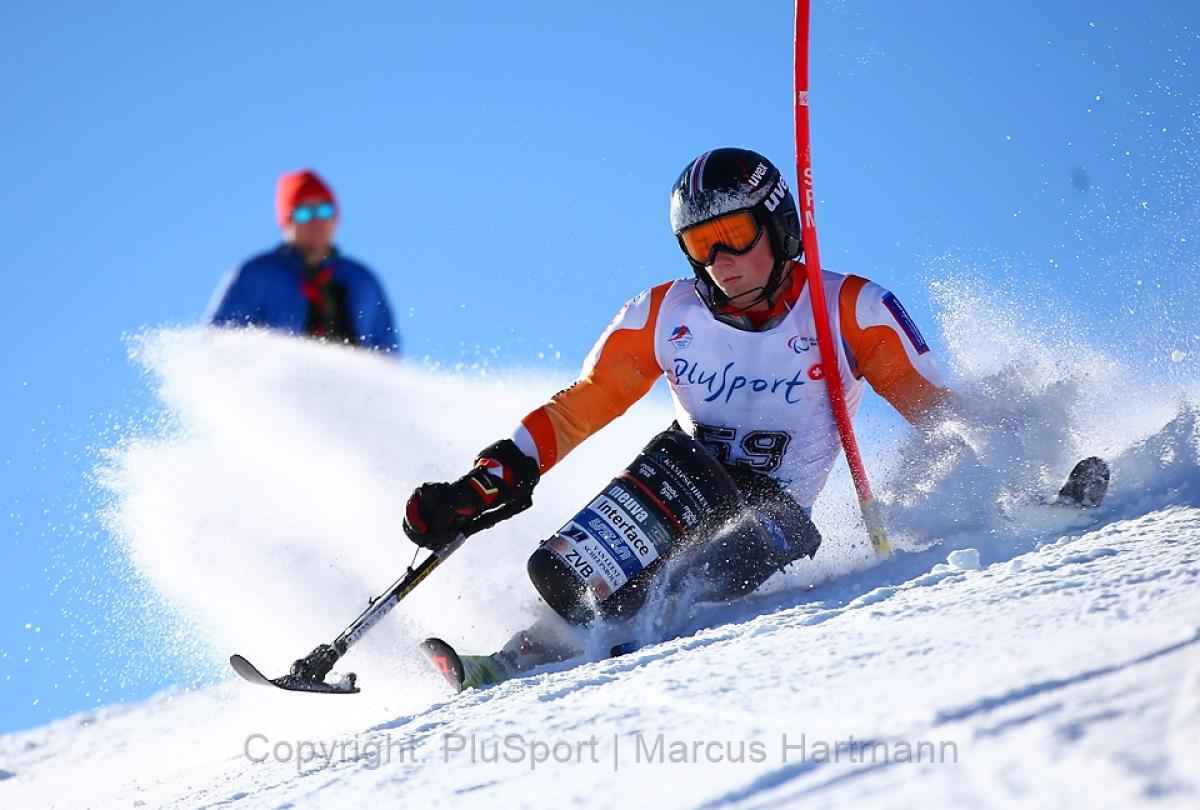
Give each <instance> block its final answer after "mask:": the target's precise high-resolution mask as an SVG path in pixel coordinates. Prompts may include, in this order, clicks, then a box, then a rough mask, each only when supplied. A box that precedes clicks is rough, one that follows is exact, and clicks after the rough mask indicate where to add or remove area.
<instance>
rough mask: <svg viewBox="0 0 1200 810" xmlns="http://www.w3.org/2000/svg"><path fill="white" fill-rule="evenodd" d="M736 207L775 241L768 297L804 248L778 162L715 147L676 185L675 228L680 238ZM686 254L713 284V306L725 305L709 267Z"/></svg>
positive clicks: (673, 196)
mask: <svg viewBox="0 0 1200 810" xmlns="http://www.w3.org/2000/svg"><path fill="white" fill-rule="evenodd" d="M734 211H750V212H751V213H752V214H753V215H754V218H755V219H756V220H757V221H758V223H759V224H760V225H761V226H762V227H763V228H764V229H765V230H766V232H767V235H768V236H769V238H770V240H771V250H772V252H773V253H774V256H775V269H774V271H773V272H772V273H771V280H770V281H769V282H768V286H767V288H766V289H765V290H764V291H763V294H762V297H764V298H765V297H767V296H769V295H771V294H772V293H773V292H774V291H775V289H776V288H777V287H778V286H779V282H780V277H781V275H782V272H783V268H784V266H785V265H786V264H787V262H788V260H790V259H795V258H798V257H799V256H800V255H801V254H802V253H803V252H804V243H803V241H802V240H801V236H800V212H799V211H798V210H797V208H796V199H795V197H793V196H792V192H791V190H790V189H788V186H787V182H786V181H785V180H784V179H783V175H782V174H781V173H780V171H779V169H778V168H776V167H775V164H773V163H772V162H771V161H769V160H767V159H766V158H765V157H763V156H762V155H760V154H758V153H757V152H752V151H751V150H749V149H737V148H735V147H726V148H723V149H713V150H712V151H710V152H705V153H704V154H703V155H701V156H700V157H698V158H696V159H695V160H693V161H692V162H691V163H689V164H688V165H687V168H685V169H684V170H683V172H682V173H681V174H680V175H679V179H678V180H676V181H675V187H674V188H673V189H671V230H672V231H673V232H674V233H675V237H676V238H677V239H678V238H679V237H680V234H681V233H682V232H683V231H685V230H687V229H688V228H691V227H693V226H694V225H698V224H700V223H701V222H704V221H706V220H709V219H715V218H716V217H720V216H724V215H725V214H730V213H733V212H734ZM680 247H681V248H682V247H683V242H682V240H680ZM684 256H685V257H686V258H687V260H688V263H689V264H690V265H691V266H692V269H693V271H695V273H696V276H697V278H698V279H699V280H700V281H701V282H703V285H704V286H705V287H708V288H711V293H712V298H713V299H716V300H715V302H714V301H711V300H710V304H711V303H717V304H723V303H724V301H722V300H721V299H722V298H723V296H721V294H720V291H719V290H716V289H715V287H714V285H713V284H712V282H711V280H710V279H709V278H708V273H706V272H705V270H704V266H703V265H702V264H700V263H698V262H697V261H695V260H694V259H692V258H691V257H690V256H688V255H687V251H686V250H684ZM702 292H707V291H703V290H702ZM706 297H708V296H707V295H706Z"/></svg>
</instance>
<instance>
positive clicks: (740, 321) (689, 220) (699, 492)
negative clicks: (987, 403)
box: [404, 148, 1107, 686]
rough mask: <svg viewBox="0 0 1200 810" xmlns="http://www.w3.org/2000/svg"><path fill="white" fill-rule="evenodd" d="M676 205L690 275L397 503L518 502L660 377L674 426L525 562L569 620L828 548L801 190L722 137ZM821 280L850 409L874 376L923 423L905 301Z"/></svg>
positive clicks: (514, 660) (457, 506) (431, 514)
mask: <svg viewBox="0 0 1200 810" xmlns="http://www.w3.org/2000/svg"><path fill="white" fill-rule="evenodd" d="M670 219H671V227H672V230H673V231H674V233H675V236H676V238H677V240H678V242H679V246H680V249H681V250H682V251H683V253H684V256H685V257H686V259H687V261H688V263H689V265H690V266H691V269H692V273H693V277H691V278H685V279H679V280H675V281H668V282H666V283H663V284H659V285H657V286H654V287H652V288H651V289H649V290H646V291H645V292H643V293H641V294H640V295H638V296H637V297H635V298H633V299H632V300H631V301H629V302H628V303H627V304H626V305H625V306H624V308H623V309H622V310H621V311H620V312H619V313H618V314H617V316H616V318H615V319H614V320H613V322H612V323H611V324H610V325H609V326H608V328H607V329H606V330H605V331H604V333H603V334H602V335H601V336H600V338H599V340H598V341H597V343H596V345H595V347H594V348H593V349H592V351H591V353H590V354H589V355H588V358H587V360H586V361H585V363H584V368H583V373H582V375H581V376H580V378H579V380H578V381H577V382H576V383H574V384H573V385H572V386H570V387H569V388H567V389H565V390H563V391H561V392H559V393H558V394H555V395H554V396H553V397H551V399H550V401H549V402H547V403H546V404H544V405H542V406H541V407H539V408H537V409H536V410H534V411H533V412H531V413H530V414H528V415H527V416H526V417H525V418H524V419H522V420H521V423H520V424H519V425H518V426H517V427H516V430H515V431H514V433H513V434H512V435H511V436H510V437H509V438H505V439H501V440H500V441H497V442H495V443H494V444H492V445H491V446H489V447H487V448H485V449H484V450H483V451H482V452H480V453H479V456H478V457H477V459H476V460H475V465H474V467H473V468H472V469H471V470H470V471H469V472H468V473H467V474H466V475H464V476H463V477H462V478H460V479H458V480H457V481H454V482H451V483H426V484H422V485H421V486H419V487H417V488H416V490H415V491H414V492H413V493H412V495H411V497H410V498H409V500H408V504H407V510H406V518H405V522H404V529H405V532H406V533H407V534H408V536H409V537H410V538H411V539H412V540H413V542H415V543H417V544H418V545H420V546H423V547H425V548H429V549H434V550H436V549H439V548H441V547H443V546H444V545H446V544H448V543H450V542H452V541H453V540H454V539H455V538H456V537H457V536H458V534H459V533H460V532H461V531H462V530H463V529H464V528H467V527H469V526H470V525H471V523H472V522H473V521H475V520H477V519H480V517H481V516H485V515H486V516H495V515H496V514H497V513H502V514H504V515H505V516H508V515H511V514H515V513H517V512H519V511H521V510H522V509H524V508H527V507H528V506H529V505H531V504H532V493H533V490H534V487H535V486H536V485H537V483H538V480H539V479H540V477H541V476H542V475H544V474H546V473H547V472H548V471H549V470H550V469H551V468H552V467H553V466H554V465H555V464H556V463H557V462H558V461H559V460H560V459H561V458H562V457H563V456H565V455H566V454H567V453H569V452H570V451H571V450H572V449H574V448H575V447H576V446H577V445H579V444H580V443H581V442H582V441H583V440H585V439H586V438H588V437H589V436H591V435H592V434H594V433H596V432H597V431H599V430H600V429H601V428H603V427H604V426H605V425H607V424H608V423H609V422H611V421H612V420H613V419H616V418H617V417H618V416H620V415H621V414H623V413H624V412H625V411H626V410H627V409H628V408H629V407H630V406H631V405H632V404H633V403H634V402H636V401H637V400H638V399H640V398H641V397H642V396H644V395H645V394H646V393H647V392H648V391H649V390H650V388H651V387H652V386H653V385H654V383H655V381H656V380H658V379H659V378H660V377H665V378H666V380H667V384H668V385H669V386H670V390H671V395H672V398H673V400H674V405H675V413H676V420H677V421H676V424H675V425H674V426H673V429H672V430H669V431H666V432H664V433H663V434H660V435H659V436H657V437H655V438H654V440H652V441H651V443H650V444H649V445H647V447H646V448H645V449H644V450H643V452H642V454H641V455H639V456H638V458H637V459H635V461H634V463H632V464H631V465H630V466H629V468H627V469H626V470H625V471H624V472H623V473H621V475H619V476H618V477H617V478H616V479H614V481H613V484H612V485H610V488H608V489H606V490H605V492H603V493H601V495H600V496H598V497H597V499H596V500H595V501H593V502H592V503H591V504H589V506H588V508H587V509H585V510H583V511H582V512H581V513H580V514H579V515H577V516H576V517H575V518H574V519H573V520H571V521H570V522H568V524H567V525H566V526H564V527H563V529H562V530H560V531H559V532H558V533H556V534H555V535H554V537H552V538H551V539H550V540H549V541H547V543H545V544H543V546H542V547H541V548H539V549H538V550H537V552H535V553H534V555H533V557H531V559H530V565H529V572H530V576H531V579H532V580H533V582H534V584H535V586H536V587H537V589H538V591H539V593H541V595H542V596H543V598H544V599H545V600H546V601H547V602H548V603H549V604H550V606H551V607H552V608H554V610H555V611H556V612H557V613H558V614H559V615H561V616H562V617H563V618H565V619H566V620H567V621H569V622H572V623H575V624H580V623H584V622H588V621H590V620H591V619H594V618H596V617H600V618H605V619H614V618H615V619H626V618H629V617H631V616H633V615H635V614H636V613H637V612H638V611H639V610H640V609H641V607H642V606H643V604H644V602H645V599H646V595H647V593H648V592H650V591H651V590H652V588H653V587H665V588H668V589H670V588H672V587H684V586H686V587H689V588H692V589H693V590H691V591H689V596H691V597H694V598H696V599H699V600H703V601H723V600H728V599H733V598H736V597H738V596H741V595H743V594H746V593H749V592H751V591H753V590H754V589H756V588H757V587H758V586H760V585H761V584H762V583H763V582H765V581H766V580H767V578H769V577H770V576H771V575H772V574H773V573H775V572H776V571H779V570H782V569H783V568H784V567H785V566H787V565H789V564H790V563H793V562H795V561H797V560H800V559H802V558H806V557H807V558H811V557H812V556H813V555H814V554H815V553H816V551H817V548H818V547H819V545H820V542H821V536H820V534H819V532H818V531H817V529H816V527H815V526H814V525H813V523H812V521H811V519H810V517H809V514H810V511H811V508H812V505H813V502H814V501H815V500H816V498H817V495H818V494H819V493H820V491H821V489H822V488H823V487H824V485H825V482H826V479H827V478H828V476H829V473H830V470H831V469H832V467H833V464H834V462H835V460H836V458H837V455H838V453H839V451H840V449H841V443H840V439H839V435H838V432H837V428H836V426H835V424H834V419H833V416H832V412H831V409H830V406H829V399H828V394H827V391H826V388H825V383H824V382H823V376H822V373H821V365H820V355H819V350H818V347H817V339H816V335H817V331H816V325H815V323H814V319H813V315H812V307H811V303H810V301H809V287H808V285H807V283H806V271H805V268H804V265H803V263H802V259H803V247H804V246H803V242H802V240H801V226H800V216H799V212H798V211H797V207H796V202H795V199H794V198H793V196H792V193H791V191H790V190H789V189H788V187H787V184H786V182H785V180H784V178H783V176H782V174H781V173H780V171H779V170H778V169H777V168H776V167H775V165H774V164H772V163H771V162H770V161H769V160H767V158H765V157H763V156H762V155H760V154H758V153H756V152H752V151H749V150H746V149H736V148H725V149H716V150H713V151H710V152H706V153H704V154H703V155H701V156H699V157H698V158H696V159H695V160H693V161H692V162H691V163H689V164H688V166H687V167H686V168H685V169H684V170H683V172H682V173H681V174H680V175H679V179H678V180H677V181H676V182H675V185H674V188H673V189H672V192H671V206H670ZM822 275H823V280H824V287H825V296H826V303H827V307H828V311H829V317H830V321H831V327H832V331H833V334H834V335H835V336H836V337H838V338H840V339H836V338H835V343H836V344H837V358H838V359H837V362H838V366H839V370H840V372H841V378H842V380H843V381H844V385H845V395H846V403H847V406H848V408H849V410H850V413H851V414H852V415H853V414H854V413H855V412H856V411H857V409H858V407H859V404H860V403H861V401H862V397H863V393H864V388H865V384H870V386H871V387H872V388H873V389H874V390H875V391H876V392H877V393H879V394H880V395H881V396H883V397H884V399H886V400H887V401H888V402H889V403H890V404H891V405H892V406H893V407H894V408H895V409H896V410H897V411H898V412H899V413H900V414H901V415H903V416H904V417H905V418H906V419H907V420H908V421H909V422H911V423H914V424H921V423H923V422H926V421H928V420H931V419H932V418H933V417H934V416H935V415H936V414H937V412H938V410H939V408H941V407H942V406H944V405H945V404H946V403H947V402H948V401H949V400H950V399H951V394H950V392H949V390H948V389H947V388H946V387H945V386H944V384H943V382H942V378H941V376H940V374H939V371H938V369H937V366H936V364H935V361H934V357H933V352H932V351H931V348H930V346H929V344H928V343H927V342H926V341H925V339H924V338H923V337H922V335H921V332H920V331H919V330H918V328H917V325H916V323H915V322H914V321H913V319H912V318H911V317H910V316H909V314H908V313H907V312H906V311H905V309H904V307H903V306H902V305H901V303H900V301H899V300H898V299H897V298H896V296H895V295H893V294H892V293H890V292H888V291H887V290H886V289H884V288H883V287H881V286H879V285H877V284H875V283H873V282H871V281H869V280H867V279H865V278H861V277H858V276H852V275H840V274H837V273H832V272H828V271H823V274H822ZM1105 482H1107V471H1105ZM680 490H683V491H682V492H681V491H680ZM1064 492H1065V488H1064ZM663 493H668V494H669V495H670V496H671V498H670V499H668V498H667V497H666V496H664V495H663ZM674 560H680V562H679V564H678V565H676V564H674V563H673V561H674ZM680 572H683V573H682V574H681V573H680ZM666 579H669V582H666V583H664V580H666ZM573 652H575V651H573V650H570V649H569V648H567V647H564V646H563V645H560V644H557V643H554V642H552V641H548V640H546V639H544V638H537V637H536V635H535V634H531V633H526V632H523V633H518V634H517V636H515V637H514V639H513V640H512V641H510V642H509V644H507V645H506V646H505V648H504V649H503V650H502V651H501V652H500V653H497V654H496V655H493V656H463V657H462V658H463V663H465V664H466V669H467V672H465V673H460V676H459V680H460V681H463V683H462V684H461V685H465V686H471V685H479V684H482V683H488V682H492V681H496V680H499V679H502V678H504V677H508V676H510V675H512V674H514V673H515V672H518V671H520V670H522V669H527V668H529V667H530V666H534V665H537V664H540V663H545V662H547V661H550V660H555V659H556V658H563V657H568V656H569V655H570V654H571V653H573Z"/></svg>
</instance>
